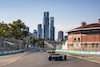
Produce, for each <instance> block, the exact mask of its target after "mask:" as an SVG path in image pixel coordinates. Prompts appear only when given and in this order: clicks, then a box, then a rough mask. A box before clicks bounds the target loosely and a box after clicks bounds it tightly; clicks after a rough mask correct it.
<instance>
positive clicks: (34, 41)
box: [28, 37, 38, 46]
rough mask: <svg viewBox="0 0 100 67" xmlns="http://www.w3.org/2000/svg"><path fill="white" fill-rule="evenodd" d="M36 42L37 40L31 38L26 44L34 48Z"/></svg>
mask: <svg viewBox="0 0 100 67" xmlns="http://www.w3.org/2000/svg"><path fill="white" fill-rule="evenodd" d="M36 42H38V40H37V39H35V38H33V37H31V38H29V39H28V43H30V44H33V46H35V44H36Z"/></svg>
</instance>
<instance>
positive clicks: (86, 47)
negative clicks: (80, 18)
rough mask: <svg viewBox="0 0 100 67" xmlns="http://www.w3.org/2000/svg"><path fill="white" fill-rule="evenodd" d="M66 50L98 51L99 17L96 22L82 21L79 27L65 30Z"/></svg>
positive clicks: (99, 38) (99, 41) (99, 35)
mask: <svg viewBox="0 0 100 67" xmlns="http://www.w3.org/2000/svg"><path fill="white" fill-rule="evenodd" d="M67 33H68V50H78V51H100V19H99V22H98V23H93V24H87V25H86V22H82V25H81V26H80V27H77V28H75V29H72V30H70V31H67Z"/></svg>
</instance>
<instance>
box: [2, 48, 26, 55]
mask: <svg viewBox="0 0 100 67" xmlns="http://www.w3.org/2000/svg"><path fill="white" fill-rule="evenodd" d="M24 51H27V49H20V50H11V51H0V55H8V54H15V53H20V52H24Z"/></svg>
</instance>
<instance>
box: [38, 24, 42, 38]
mask: <svg viewBox="0 0 100 67" xmlns="http://www.w3.org/2000/svg"><path fill="white" fill-rule="evenodd" d="M37 38H38V39H40V38H41V39H42V24H38V32H37Z"/></svg>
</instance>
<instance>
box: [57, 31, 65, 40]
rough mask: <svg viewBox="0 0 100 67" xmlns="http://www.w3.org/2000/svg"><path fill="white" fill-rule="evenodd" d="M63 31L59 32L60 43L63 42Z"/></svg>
mask: <svg viewBox="0 0 100 67" xmlns="http://www.w3.org/2000/svg"><path fill="white" fill-rule="evenodd" d="M63 35H64V34H63V31H59V32H58V41H61V40H63Z"/></svg>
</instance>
